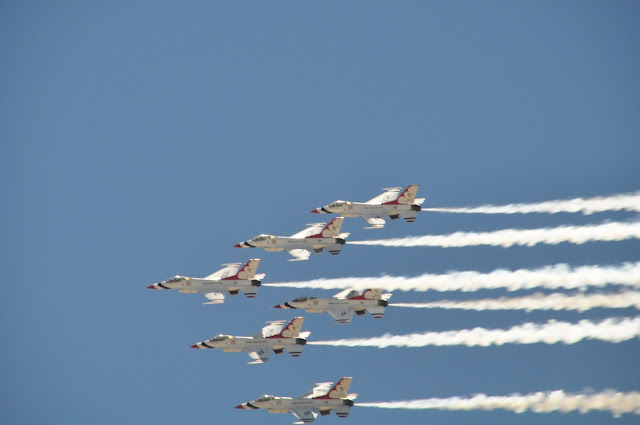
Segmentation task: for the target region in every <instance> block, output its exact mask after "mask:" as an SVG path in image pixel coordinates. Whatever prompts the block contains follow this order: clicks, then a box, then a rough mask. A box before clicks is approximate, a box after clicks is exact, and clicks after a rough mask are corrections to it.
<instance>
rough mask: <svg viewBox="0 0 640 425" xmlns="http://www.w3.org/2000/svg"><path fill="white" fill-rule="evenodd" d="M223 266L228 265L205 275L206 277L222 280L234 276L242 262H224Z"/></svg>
mask: <svg viewBox="0 0 640 425" xmlns="http://www.w3.org/2000/svg"><path fill="white" fill-rule="evenodd" d="M223 266H226V267H225V268H223V269H220V270H218V271H217V272H215V273H212V274H210V275H209V276H207V277H205V279H210V280H220V279H223V278H225V277H228V276H233V275H235V274H236V273H238V269H240V266H241V264H240V263H233V264H223Z"/></svg>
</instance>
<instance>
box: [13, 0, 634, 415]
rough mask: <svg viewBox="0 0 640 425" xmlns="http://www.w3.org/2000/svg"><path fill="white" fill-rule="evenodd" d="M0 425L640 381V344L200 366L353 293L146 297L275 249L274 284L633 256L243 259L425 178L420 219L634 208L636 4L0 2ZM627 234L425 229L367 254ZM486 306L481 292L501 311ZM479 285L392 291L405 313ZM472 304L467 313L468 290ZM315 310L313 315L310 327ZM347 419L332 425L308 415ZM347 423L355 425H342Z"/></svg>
mask: <svg viewBox="0 0 640 425" xmlns="http://www.w3.org/2000/svg"><path fill="white" fill-rule="evenodd" d="M0 12H1V13H0V40H3V41H2V43H0V55H1V57H2V58H3V60H2V61H0V62H1V63H0V88H1V92H2V96H0V117H1V118H0V124H1V125H0V140H2V145H1V147H0V149H1V150H0V158H1V165H2V167H1V168H0V170H1V171H0V173H1V176H2V178H1V180H0V181H1V182H2V183H1V188H2V189H1V190H2V197H3V199H4V205H5V206H4V208H2V210H1V212H0V217H1V218H2V223H3V229H2V233H3V237H2V244H0V249H1V250H2V255H1V256H0V262H1V266H2V270H3V271H4V273H5V277H6V282H5V284H4V291H3V296H2V298H0V300H1V301H0V307H1V309H0V312H1V316H0V317H1V319H2V320H1V321H0V323H1V325H0V332H1V335H2V339H3V350H2V352H1V354H0V359H2V362H0V380H1V381H2V382H3V385H1V386H0V400H1V401H0V422H2V423H4V424H41V423H66V424H81V423H82V424H84V423H86V421H87V418H91V422H92V423H94V424H108V423H109V424H110V423H114V422H118V423H149V424H150V423H153V424H172V423H185V422H196V421H213V422H215V423H251V422H252V421H260V422H261V423H265V424H286V423H290V422H292V420H293V417H292V416H289V415H273V414H268V413H266V412H263V411H261V412H254V411H252V412H246V411H239V410H236V409H233V408H232V407H233V406H235V405H237V404H239V403H241V402H244V401H247V400H251V399H254V398H256V397H257V396H259V395H261V394H264V393H272V394H277V395H297V394H300V393H303V392H305V391H306V390H308V389H309V388H310V387H311V385H312V384H313V383H314V382H322V381H335V380H336V379H338V378H340V377H341V376H353V377H354V381H353V385H352V388H351V390H352V391H353V392H357V393H359V394H360V396H359V399H358V400H359V401H389V400H403V399H410V398H426V397H450V396H456V395H458V396H467V395H471V394H474V393H479V392H481V393H487V394H495V395H502V394H509V393H512V392H521V393H528V392H533V391H539V390H555V389H563V390H565V391H569V392H574V391H580V390H583V389H585V388H592V389H594V390H596V391H599V390H602V389H605V388H614V389H617V390H621V391H632V390H638V389H639V388H638V384H639V383H640V372H639V369H638V368H637V359H638V356H639V355H640V344H639V342H638V341H637V340H633V341H628V342H624V343H619V344H609V343H604V342H594V341H592V342H581V343H578V344H575V345H570V346H563V345H542V344H539V345H521V346H516V345H510V346H503V347H489V348H466V347H449V348H436V347H431V348H415V349H406V348H387V349H372V348H334V347H323V346H308V347H306V349H305V351H304V353H303V355H302V357H300V358H297V359H292V358H290V357H288V356H287V355H285V356H278V357H274V358H272V359H271V361H270V363H269V364H267V365H262V366H249V365H246V364H245V362H246V361H247V359H248V357H245V356H244V355H242V354H233V353H222V352H217V351H213V350H209V351H206V350H198V351H196V350H190V349H188V348H187V347H189V346H190V345H191V344H193V343H195V342H197V341H201V340H203V339H206V338H209V337H211V336H213V335H216V334H218V333H228V334H236V335H251V334H253V333H254V332H255V331H257V330H258V329H260V327H261V326H262V325H263V322H264V321H266V320H279V319H289V318H291V317H293V316H294V315H296V312H295V311H291V312H288V311H287V312H283V311H278V310H273V309H269V308H268V307H269V306H272V305H275V304H278V303H280V302H282V301H286V300H288V299H291V298H293V297H296V296H299V295H303V294H313V295H316V296H319V295H325V294H326V295H332V293H333V292H337V291H321V290H306V291H305V290H297V289H281V288H267V287H264V288H261V290H260V292H259V294H258V296H257V297H256V298H254V299H252V300H249V299H245V298H242V297H234V298H230V299H228V300H227V302H226V303H225V304H224V305H219V306H202V305H201V302H203V301H204V298H202V297H200V296H198V295H182V294H177V293H173V292H169V291H165V292H152V291H149V290H147V289H146V286H148V285H149V284H151V283H153V282H157V281H160V280H164V279H166V278H168V277H170V276H173V275H175V274H182V275H191V276H206V275H208V274H210V273H211V272H213V271H215V270H217V269H218V268H219V264H221V263H227V262H242V261H246V260H247V259H248V258H251V257H259V258H262V259H263V261H262V264H261V266H260V271H261V272H264V273H267V278H266V279H265V282H277V281H289V280H304V279H313V278H319V277H343V276H377V275H380V274H383V273H388V274H393V275H407V276H413V275H418V274H422V273H425V272H429V273H444V272H446V271H449V270H478V271H490V270H493V269H495V268H499V267H503V268H508V269H516V268H537V267H541V266H544V265H547V264H556V263H569V264H571V265H576V266H578V265H585V264H618V263H620V262H623V261H638V259H639V254H640V242H638V241H637V240H631V241H625V242H618V243H589V244H585V245H580V246H576V245H569V244H560V245H557V246H543V245H540V246H536V247H531V248H528V247H514V248H509V249H503V248H495V247H473V248H446V249H445V248H385V247H369V246H349V245H347V246H346V247H345V248H344V250H343V252H342V254H341V255H339V256H328V255H326V254H324V255H314V256H313V257H312V258H311V260H310V261H308V262H300V263H288V262H287V261H286V260H287V256H286V254H281V253H265V252H263V251H257V250H252V251H250V250H237V249H233V248H231V246H232V245H233V244H235V243H237V242H239V241H241V240H245V239H248V238H250V237H253V236H255V235H257V234H259V233H272V234H278V235H288V234H293V233H295V232H297V231H298V230H300V229H301V228H302V227H303V226H304V224H305V223H309V222H314V221H317V218H318V217H317V216H312V215H310V214H308V213H307V211H309V210H310V209H312V208H315V207H318V206H320V205H323V204H327V203H329V202H331V201H334V200H335V199H348V200H354V201H364V200H367V199H370V198H372V197H374V196H375V195H377V194H378V193H379V188H381V187H390V186H406V185H407V184H420V185H421V188H420V192H419V194H420V195H424V196H426V198H427V201H426V204H425V205H427V206H456V205H460V206H462V205H477V204H483V203H494V204H504V203H511V202H537V201H544V200H550V199H558V198H572V197H577V196H598V195H607V194H614V193H626V192H632V191H636V190H638V181H640V180H639V177H640V175H639V172H638V157H639V154H640V148H639V145H638V135H639V134H640V121H639V120H638V119H637V116H638V111H639V110H640V80H639V79H638V77H637V76H638V75H640V55H639V52H638V49H637V46H638V44H639V42H640V32H639V31H638V29H637V22H638V18H639V17H640V5H639V4H637V3H636V2H626V1H619V2H613V3H611V2H593V1H580V2H578V1H564V2H549V1H544V2H517V3H514V2H508V1H491V2H484V3H480V2H475V3H473V2H456V1H454V2H417V1H416V2H414V1H409V2H402V3H401V4H395V3H394V4H392V3H390V2H378V1H371V2H349V3H347V4H340V3H329V4H322V5H316V4H314V5H310V4H305V3H299V2H280V3H275V4H274V3H271V4H264V3H262V2H245V3H242V4H235V3H231V2H230V3H222V2H197V1H196V2H189V3H188V4H184V2H170V1H161V2H149V1H137V2H116V3H110V4H105V3H100V2H73V1H68V2H59V3H54V2H42V1H30V2H13V3H6V2H5V3H4V4H3V5H2V6H0ZM632 218H634V217H633V215H631V214H629V213H607V214H597V215H592V216H582V215H569V214H558V215H526V216H516V215H514V216H479V215H465V216H457V215H445V214H435V213H422V214H421V216H420V217H419V218H418V220H417V221H416V222H415V223H412V224H408V223H404V222H392V223H388V225H387V226H386V228H385V229H384V230H380V231H366V230H362V227H363V224H364V222H363V221H360V220H357V219H352V220H347V221H346V222H345V225H344V227H343V229H344V230H345V231H349V232H351V233H352V235H351V239H352V240H361V239H366V238H381V237H401V236H406V235H426V234H445V233H450V232H454V231H457V230H465V231H488V230H494V229H503V228H512V227H517V228H536V227H542V226H555V225H560V224H582V223H585V224H586V223H600V222H603V221H605V220H627V219H632ZM501 295H504V293H503V292H501V291H486V292H482V293H479V294H477V297H478V298H480V297H482V298H484V297H497V296H501ZM459 297H463V294H458V293H448V294H431V293H411V292H406V293H404V292H403V293H401V292H398V293H396V294H395V295H394V297H393V300H394V301H403V302H411V301H426V300H437V299H441V298H453V299H455V298H459ZM466 297H468V295H466ZM297 313H300V312H297ZM636 314H637V311H636V310H633V309H628V310H606V309H597V310H591V311H589V312H585V313H575V312H537V313H524V312H508V311H507V312H459V311H442V310H423V311H422V310H413V309H389V310H388V311H387V314H386V316H385V318H383V319H382V320H375V321H374V319H372V318H371V317H370V316H366V317H358V318H356V319H354V322H353V324H352V325H350V326H331V325H330V323H331V319H330V318H329V317H328V316H326V315H310V314H306V316H307V320H306V323H305V328H306V329H307V330H309V331H311V332H312V334H311V339H317V340H320V339H335V338H351V337H361V336H377V335H381V334H383V333H386V332H391V333H407V332H409V331H427V330H450V329H463V328H470V327H475V326H484V327H499V328H507V327H511V326H513V325H516V324H520V323H524V322H530V321H534V322H542V321H546V320H548V319H551V318H556V319H561V320H567V321H577V320H579V319H582V318H589V319H593V320H597V319H600V318H605V317H632V316H635V315H636ZM339 420H340V421H343V420H341V419H338V418H337V417H335V415H332V416H331V417H326V418H324V417H323V418H319V419H318V421H319V422H318V423H326V424H332V423H338V422H337V421H339ZM344 421H345V423H346V422H348V423H351V424H360V423H388V422H389V421H402V422H403V423H407V424H422V423H426V422H427V421H428V422H429V423H433V424H439V423H452V422H455V423H469V424H471V423H474V424H475V423H489V422H491V423H494V424H511V423H513V422H514V421H518V422H519V423H523V424H534V423H535V424H538V423H540V421H545V423H549V424H560V423H562V424H568V423H569V424H571V423H580V424H585V423H593V424H595V423H598V424H601V423H607V422H614V423H616V424H630V423H634V422H636V421H637V417H636V416H633V415H626V416H623V417H622V418H618V419H613V418H612V417H611V415H610V414H609V413H589V414H585V415H580V414H579V413H568V414H544V415H543V414H536V413H523V414H519V415H516V414H515V413H512V412H505V411H491V412H483V411H470V412H447V411H415V412H411V411H402V410H395V411H392V410H389V411H379V410H376V409H369V408H354V409H352V411H351V415H350V417H349V418H348V419H346V420H344ZM340 423H342V422H340Z"/></svg>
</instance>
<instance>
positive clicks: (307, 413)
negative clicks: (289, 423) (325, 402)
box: [291, 408, 318, 424]
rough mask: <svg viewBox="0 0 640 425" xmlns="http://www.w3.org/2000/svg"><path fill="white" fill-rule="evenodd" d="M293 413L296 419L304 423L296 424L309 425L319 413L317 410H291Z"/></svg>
mask: <svg viewBox="0 0 640 425" xmlns="http://www.w3.org/2000/svg"><path fill="white" fill-rule="evenodd" d="M291 413H293V416H295V417H296V418H298V419H300V420H301V421H302V422H294V423H295V424H307V423H310V422H313V421H314V420H315V419H316V418H317V417H318V412H316V411H315V409H310V408H307V409H302V408H297V409H291Z"/></svg>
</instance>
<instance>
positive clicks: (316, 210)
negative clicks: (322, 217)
mask: <svg viewBox="0 0 640 425" xmlns="http://www.w3.org/2000/svg"><path fill="white" fill-rule="evenodd" d="M309 212H310V213H313V214H320V211H318V208H316V209H315V210H311V211H309Z"/></svg>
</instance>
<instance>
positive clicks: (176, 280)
mask: <svg viewBox="0 0 640 425" xmlns="http://www.w3.org/2000/svg"><path fill="white" fill-rule="evenodd" d="M259 264H260V259H259V258H254V259H251V260H249V261H248V262H247V264H245V265H244V266H242V268H241V267H240V266H241V265H242V263H231V264H223V266H226V267H225V268H223V269H220V270H218V271H217V272H215V273H213V274H210V275H209V276H207V277H203V278H199V277H185V276H174V277H172V278H171V279H167V280H163V281H162V282H158V283H154V284H153V285H149V286H147V288H149V289H177V290H178V291H180V292H182V293H185V294H191V293H198V292H199V293H201V294H202V295H204V296H205V297H206V298H207V299H208V300H209V301H208V302H206V303H203V304H222V303H223V302H224V299H225V293H227V294H229V295H238V292H242V293H244V294H245V295H246V296H247V298H253V297H255V296H256V294H257V293H258V287H259V286H260V285H261V283H262V282H261V280H262V279H264V277H265V276H266V274H264V273H261V274H256V270H257V269H258V265H259Z"/></svg>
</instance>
